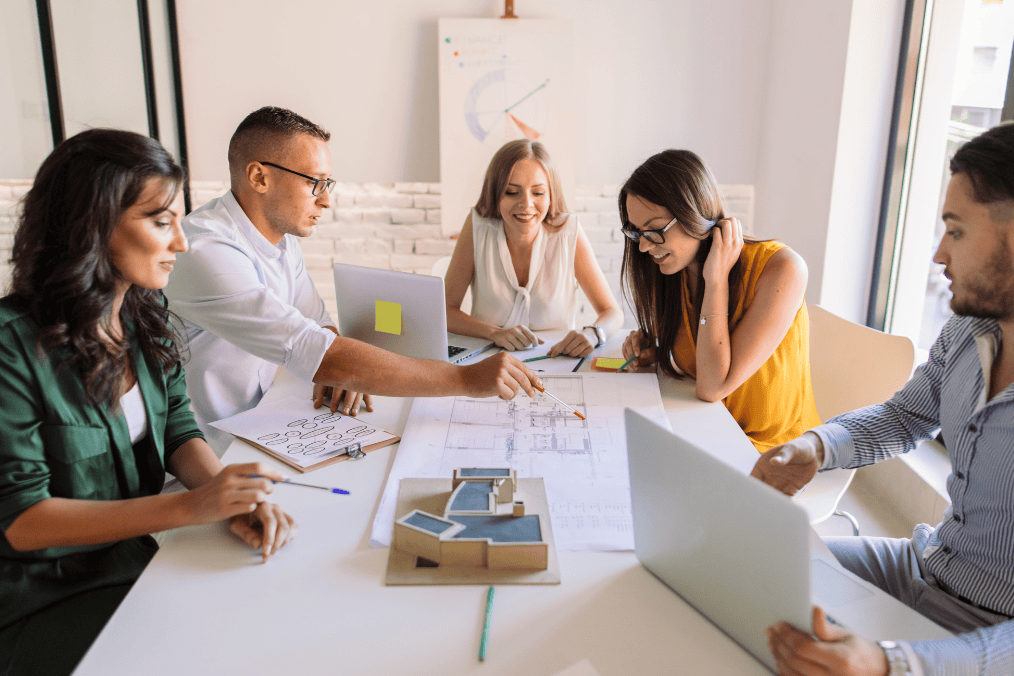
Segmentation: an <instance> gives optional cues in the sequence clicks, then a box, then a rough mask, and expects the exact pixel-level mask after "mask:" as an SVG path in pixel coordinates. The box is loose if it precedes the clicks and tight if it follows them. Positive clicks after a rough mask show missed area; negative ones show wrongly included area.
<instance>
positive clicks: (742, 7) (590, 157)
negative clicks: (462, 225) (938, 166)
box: [177, 0, 770, 218]
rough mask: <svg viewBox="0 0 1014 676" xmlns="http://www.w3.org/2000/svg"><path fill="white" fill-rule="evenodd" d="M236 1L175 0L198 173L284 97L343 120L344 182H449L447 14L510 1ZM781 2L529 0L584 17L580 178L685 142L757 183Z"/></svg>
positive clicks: (521, 6) (219, 175) (549, 14)
mask: <svg viewBox="0 0 1014 676" xmlns="http://www.w3.org/2000/svg"><path fill="white" fill-rule="evenodd" d="M238 6H239V5H237V3H234V2H227V1H225V0H180V2H178V3H177V7H178V13H179V23H180V39H181V58H182V67H183V85H184V99H185V108H186V121H187V131H188V135H189V147H190V155H191V169H192V172H193V175H194V176H195V177H196V178H199V179H209V180H210V179H224V178H226V177H227V175H228V174H227V167H226V160H225V149H226V145H227V143H228V139H229V136H230V135H231V133H232V131H233V130H234V129H235V127H236V125H237V124H238V123H239V121H240V120H241V119H242V118H243V117H244V116H245V115H246V114H247V113H249V112H250V111H252V110H254V109H255V108H257V107H259V106H261V105H265V104H277V105H282V106H286V107H289V108H292V109H294V110H296V111H297V112H300V113H301V114H303V115H305V116H307V117H309V118H310V119H312V120H314V121H316V122H319V123H321V124H323V125H324V126H325V127H327V128H328V129H329V130H330V131H331V133H332V135H333V136H332V143H331V150H332V154H333V162H334V174H335V177H336V178H338V179H339V180H348V181H382V182H390V181H439V180H440V175H439V171H440V168H439V167H440V162H439V139H438V103H437V58H436V54H437V52H436V27H437V23H436V22H437V19H438V18H440V17H444V16H450V17H453V16H458V17H493V16H498V15H499V14H500V13H502V11H503V3H502V2H498V1H497V2H490V1H487V0H472V1H471V2H461V1H460V0H426V2H420V0H389V1H386V2H362V1H361V0H337V1H336V2H329V3H321V2H318V1H317V0H290V1H289V2H287V3H284V4H282V3H277V2H275V1H274V0H248V1H247V2H244V3H243V4H242V7H243V9H242V11H237V7H238ZM769 7H770V3H769V2H767V1H761V2H757V1H756V0H716V1H714V2H699V1H698V0H675V1H673V2H656V1H654V0H635V1H632V2H625V3H619V2H616V1H615V0H543V1H542V2H539V3H534V2H523V3H518V11H519V12H520V13H521V15H522V16H527V17H531V18H555V19H563V20H566V21H568V22H570V23H571V24H572V25H573V29H574V37H575V40H574V42H575V63H576V64H577V73H578V75H577V77H578V86H577V87H575V89H576V90H577V91H578V92H579V94H578V96H577V98H576V99H575V101H574V106H573V123H574V124H575V125H577V126H578V127H579V135H580V137H581V139H582V140H581V144H580V146H581V155H580V157H578V158H577V162H576V163H577V166H579V167H580V168H581V169H580V170H579V173H578V175H577V177H576V178H577V182H578V183H579V184H601V183H619V182H621V181H622V180H623V179H624V178H625V177H626V175H627V174H628V173H629V172H630V171H631V170H632V169H633V168H634V167H635V166H637V164H639V163H640V162H641V161H642V160H643V159H645V158H646V157H647V156H648V155H650V154H652V153H654V152H657V151H659V150H662V149H664V148H667V147H672V146H685V147H690V148H693V149H694V150H696V151H698V152H699V153H700V154H701V155H702V156H703V157H704V158H705V159H706V160H707V161H708V162H709V163H710V164H712V166H713V169H714V171H715V172H716V174H717V175H718V178H719V180H720V181H721V182H723V183H753V182H754V178H755V172H756V167H757V153H758V144H757V134H758V129H759V117H758V114H757V111H758V110H759V109H760V107H761V104H762V102H763V96H764V79H765V70H766V59H767V50H768V38H767V26H768V15H769V11H770V10H769ZM455 218H458V217H457V216H456V217H455ZM461 218H463V216H461Z"/></svg>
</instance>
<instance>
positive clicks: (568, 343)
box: [548, 331, 595, 357]
mask: <svg viewBox="0 0 1014 676" xmlns="http://www.w3.org/2000/svg"><path fill="white" fill-rule="evenodd" d="M594 349H595V346H594V345H592V344H591V341H590V340H588V336H586V335H585V334H584V332H583V331H571V332H569V333H568V334H567V335H565V336H564V337H563V340H561V341H560V342H559V343H557V344H556V345H554V346H553V347H551V348H549V352H548V354H549V356H550V357H556V356H558V355H561V354H565V355H567V356H568V357H587V356H588V355H590V354H591V353H592V350H594Z"/></svg>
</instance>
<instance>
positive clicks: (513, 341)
mask: <svg viewBox="0 0 1014 676" xmlns="http://www.w3.org/2000/svg"><path fill="white" fill-rule="evenodd" d="M490 338H491V339H492V340H493V342H494V343H496V345H497V347H502V348H503V349H505V350H509V351H510V352H514V351H515V350H527V349H528V348H530V347H535V346H536V345H541V344H542V342H543V341H542V340H541V339H540V338H539V337H538V336H536V335H535V334H534V333H532V330H531V329H529V328H528V327H527V326H522V325H520V324H519V325H518V326H511V327H504V328H502V329H497V330H496V331H494V332H493V335H491V336H490Z"/></svg>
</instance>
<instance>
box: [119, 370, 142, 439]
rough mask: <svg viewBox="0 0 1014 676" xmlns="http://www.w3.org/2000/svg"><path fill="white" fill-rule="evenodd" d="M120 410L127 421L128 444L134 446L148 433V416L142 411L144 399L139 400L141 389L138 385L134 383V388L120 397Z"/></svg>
mask: <svg viewBox="0 0 1014 676" xmlns="http://www.w3.org/2000/svg"><path fill="white" fill-rule="evenodd" d="M120 410H122V411H123V417H124V418H126V419H127V432H128V433H129V434H130V443H131V444H136V443H137V442H138V441H139V440H140V439H143V438H144V435H145V434H147V433H148V414H147V413H145V410H144V399H142V398H141V388H140V386H139V384H138V383H136V382H135V383H134V386H133V387H132V388H130V389H129V390H127V393H126V394H125V395H123V396H122V397H120Z"/></svg>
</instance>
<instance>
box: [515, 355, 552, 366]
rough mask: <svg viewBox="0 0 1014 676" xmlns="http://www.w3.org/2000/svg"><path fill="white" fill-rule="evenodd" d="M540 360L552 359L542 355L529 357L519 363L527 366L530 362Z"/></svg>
mask: <svg viewBox="0 0 1014 676" xmlns="http://www.w3.org/2000/svg"><path fill="white" fill-rule="evenodd" d="M540 359H552V357H550V356H549V355H548V354H544V355H542V356H541V357H529V358H528V359H522V360H521V361H523V362H524V363H526V364H527V363H528V362H530V361H539V360H540Z"/></svg>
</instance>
